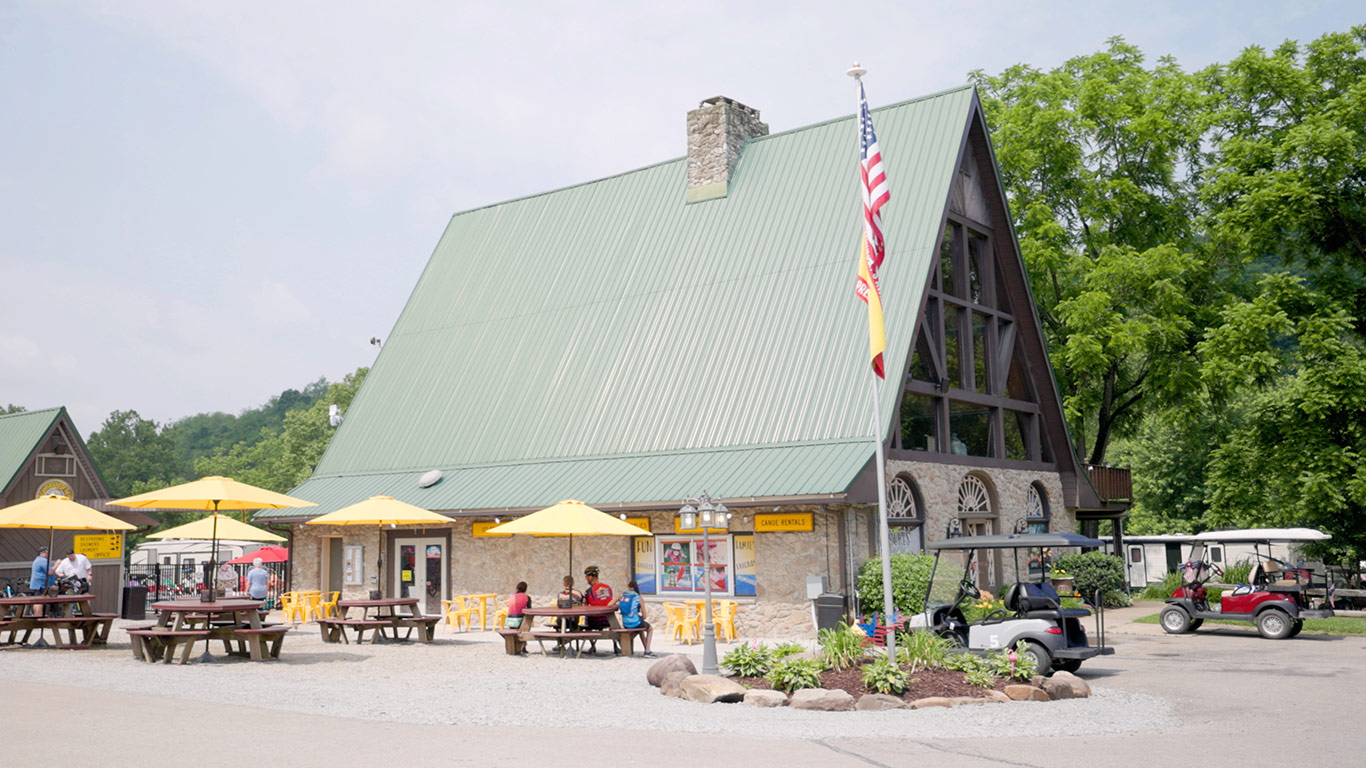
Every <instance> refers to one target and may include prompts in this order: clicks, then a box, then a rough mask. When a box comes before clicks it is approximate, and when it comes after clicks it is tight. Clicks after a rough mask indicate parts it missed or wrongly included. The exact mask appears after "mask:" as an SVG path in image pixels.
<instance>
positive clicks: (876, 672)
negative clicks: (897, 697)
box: [863, 656, 911, 693]
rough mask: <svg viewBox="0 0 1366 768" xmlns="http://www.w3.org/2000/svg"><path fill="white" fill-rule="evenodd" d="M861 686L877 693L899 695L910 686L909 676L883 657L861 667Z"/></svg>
mask: <svg viewBox="0 0 1366 768" xmlns="http://www.w3.org/2000/svg"><path fill="white" fill-rule="evenodd" d="M863 684H864V686H866V687H867V688H868V690H870V691H877V692H878V693H901V692H902V691H904V690H906V687H907V686H909V685H910V684H911V676H910V675H908V674H907V673H906V670H904V669H902V668H901V667H899V666H897V665H896V663H895V662H893V661H892V660H891V659H889V658H887V657H886V656H883V657H882V658H880V659H878V660H877V661H874V662H873V663H872V664H866V665H864V666H863Z"/></svg>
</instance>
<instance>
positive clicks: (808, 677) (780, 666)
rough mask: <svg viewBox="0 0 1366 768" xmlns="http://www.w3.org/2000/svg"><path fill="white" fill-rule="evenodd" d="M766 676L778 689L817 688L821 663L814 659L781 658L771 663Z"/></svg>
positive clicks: (819, 680)
mask: <svg viewBox="0 0 1366 768" xmlns="http://www.w3.org/2000/svg"><path fill="white" fill-rule="evenodd" d="M767 678H768V681H769V682H770V683H772V684H773V687H774V688H776V689H778V690H780V691H788V692H791V691H795V690H798V689H801V688H819V687H820V685H821V663H820V662H819V661H816V660H814V659H783V660H782V661H780V662H777V663H776V664H774V665H773V668H772V669H770V670H769V672H768V675H767Z"/></svg>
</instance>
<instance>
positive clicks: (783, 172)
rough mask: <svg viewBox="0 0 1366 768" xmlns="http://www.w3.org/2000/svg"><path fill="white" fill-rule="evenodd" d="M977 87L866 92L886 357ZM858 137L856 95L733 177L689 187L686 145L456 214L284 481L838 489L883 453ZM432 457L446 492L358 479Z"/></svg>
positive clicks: (929, 250)
mask: <svg viewBox="0 0 1366 768" xmlns="http://www.w3.org/2000/svg"><path fill="white" fill-rule="evenodd" d="M973 98H974V93H973V91H972V89H971V88H969V87H963V88H958V89H955V90H951V91H946V92H944V93H940V94H935V95H932V96H927V97H924V98H920V99H916V100H912V101H907V102H903V103H900V104H895V105H892V106H888V107H883V108H881V109H878V110H875V111H874V121H875V124H876V127H877V132H878V138H879V140H880V145H881V148H882V154H883V159H884V163H885V164H886V167H887V176H888V179H889V182H890V185H891V195H892V197H891V201H890V202H889V203H888V204H887V205H886V207H885V208H884V209H883V223H884V231H885V233H886V237H887V243H888V252H887V258H886V262H885V265H884V267H883V272H882V288H883V301H884V305H885V313H886V318H887V352H886V368H887V370H888V371H901V370H903V368H904V365H905V358H906V355H907V354H908V352H909V350H910V345H911V340H912V334H913V331H914V329H915V320H916V314H917V312H918V310H919V305H920V299H921V296H922V294H923V292H924V289H925V281H926V278H927V277H928V276H929V274H930V265H931V262H932V260H933V258H934V256H935V254H936V253H937V249H936V238H937V235H938V230H939V225H940V222H941V219H942V217H943V213H944V207H945V202H946V200H947V198H948V193H949V188H950V184H951V180H952V175H953V172H954V169H955V166H956V163H957V159H958V152H959V148H960V146H961V144H962V142H963V140H964V134H965V127H966V125H967V121H968V118H969V116H970V114H971V106H972V103H973ZM857 158H858V151H857V144H856V130H855V124H854V119H853V117H852V116H850V117H845V118H842V119H838V120H832V121H830V122H826V123H820V124H817V125H813V126H809V127H806V128H800V129H797V130H792V131H787V132H783V133H777V134H773V135H770V136H766V137H762V138H758V139H753V140H751V141H749V142H747V143H746V145H745V147H744V149H743V152H742V154H741V158H740V161H739V164H738V166H737V167H736V170H735V173H734V174H733V176H732V179H731V183H730V185H729V189H728V195H727V196H726V197H724V198H719V199H715V200H711V201H707V202H701V203H695V204H686V203H685V190H686V182H685V170H684V169H685V162H686V159H685V158H680V159H677V160H672V161H669V162H665V163H661V164H658V165H653V166H649V167H646V168H642V169H639V170H636V171H632V172H629V173H624V174H621V175H619V176H613V177H610V178H606V179H601V180H598V181H594V182H590V183H586V184H582V185H578V186H574V187H569V188H567V189H561V190H557V191H553V192H547V193H544V194H541V195H535V196H532V197H527V198H523V199H519V200H512V201H509V202H505V203H501V204H498V205H493V206H489V207H486V208H479V209H476V210H472V211H467V212H465V213H461V214H457V215H455V216H454V217H452V219H451V221H450V224H449V225H448V226H447V228H446V231H445V233H444V234H443V236H442V237H441V240H440V242H439V243H438V244H437V247H436V250H435V252H434V253H433V254H432V257H431V260H430V261H429V262H428V265H427V268H426V270H425V271H424V272H423V274H422V277H421V278H420V280H419V281H418V284H417V287H416V288H415V289H414V291H413V294H412V296H411V298H410V299H409V300H408V304H407V306H406V307H405V308H404V310H403V313H402V314H401V315H400V317H399V319H398V322H397V324H396V325H395V326H394V329H393V331H392V332H391V333H390V335H389V337H388V339H387V340H386V342H385V344H384V348H383V351H382V352H381V353H380V356H379V359H378V360H377V361H376V363H375V366H374V367H373V369H372V370H371V371H370V373H369V375H368V376H367V378H366V380H365V383H364V384H363V386H362V387H361V390H360V392H359V393H358V395H357V396H356V399H355V401H354V402H353V403H352V405H351V408H350V411H349V412H348V413H347V414H346V419H345V422H344V423H343V425H342V426H341V427H340V428H339V430H338V431H337V434H336V435H335V437H334V438H333V440H332V443H331V445H329V447H328V449H327V452H326V453H325V454H324V455H323V457H322V459H321V461H320V462H319V464H318V467H317V469H316V471H315V473H314V477H313V478H312V479H310V480H309V481H307V482H305V483H304V484H303V485H302V486H300V487H299V488H298V489H296V490H295V491H294V493H295V494H296V495H300V496H302V497H304V498H308V499H310V500H313V501H319V502H320V503H321V501H322V500H321V498H320V494H324V493H328V494H330V493H331V491H325V490H324V489H325V488H329V489H330V488H334V487H336V488H339V487H341V485H338V483H342V480H341V479H339V478H344V479H346V480H345V484H350V483H353V482H354V483H355V484H356V485H355V497H354V498H349V499H347V500H346V502H344V503H350V501H355V500H359V499H363V498H365V497H367V496H369V495H371V494H372V493H381V492H386V493H391V495H394V496H395V497H396V498H401V499H403V500H405V501H410V502H412V503H416V504H421V505H422V506H425V507H427V508H429V509H471V508H497V507H513V508H518V507H524V506H534V505H536V504H540V503H542V502H547V503H553V502H554V501H559V500H560V499H562V498H566V497H569V496H571V495H577V496H578V497H579V498H580V499H581V500H583V501H586V502H589V503H593V502H599V503H612V502H617V503H630V502H641V501H649V500H666V499H668V500H672V499H677V498H679V497H680V496H683V495H688V494H695V493H697V492H700V491H701V490H702V489H704V488H705V489H707V490H709V491H710V492H711V493H712V494H713V495H721V496H724V497H726V498H731V497H735V496H741V497H744V496H749V497H758V496H764V495H784V496H786V495H795V494H796V493H797V492H796V491H795V490H793V489H796V488H803V489H807V492H811V493H842V492H843V491H844V490H845V489H846V488H848V486H849V483H850V482H851V481H852V480H853V478H854V477H855V476H856V475H857V473H858V472H859V471H860V470H861V469H862V468H863V467H864V466H865V465H866V464H867V461H868V459H869V458H870V457H871V456H872V454H873V444H872V442H871V435H872V428H871V422H872V418H871V411H872V407H871V404H870V403H869V397H868V396H869V390H870V386H871V385H870V380H871V379H872V377H871V374H870V368H869V364H868V360H867V355H868V352H867V349H868V341H867V328H866V323H867V320H866V314H867V313H866V310H865V308H864V305H863V304H862V303H861V302H859V301H858V300H857V298H855V296H854V289H853V286H854V276H855V266H856V261H855V259H856V257H857V249H858V244H859V237H860V233H861V216H862V214H861V203H860V197H859V190H858V172H857V162H858V160H857ZM896 378H897V377H896V376H892V377H891V379H890V380H889V381H888V383H887V384H886V385H885V386H884V387H883V389H882V402H883V413H884V414H886V415H890V414H891V413H892V412H893V411H892V406H893V404H894V402H893V401H894V400H895V397H896V393H897V386H896ZM779 446H801V449H800V450H798V449H795V448H784V449H778V447H779ZM745 451H750V452H752V453H753V456H752V459H751V460H746V459H743V458H741V457H742V456H743V455H744V452H745ZM708 453H710V454H712V455H710V456H708V455H707V454H708ZM649 457H654V460H653V461H651V462H648V466H649V471H648V472H646V471H641V470H642V469H643V468H644V466H645V465H642V464H638V463H636V461H637V460H644V459H647V458H649ZM589 459H591V460H592V461H587V460H589ZM826 465H828V466H826ZM721 466H724V467H725V468H726V469H728V470H731V471H729V472H728V473H727V474H726V477H727V478H728V479H727V481H726V482H727V485H728V488H730V489H731V491H730V492H726V491H722V490H721V487H720V482H721V480H720V478H719V477H718V469H719V468H720V467H721ZM514 467H522V468H523V469H519V470H515V471H514V469H512V468H514ZM495 468H499V469H495ZM429 469H442V470H445V471H446V472H447V473H448V478H447V480H445V481H443V483H442V484H441V485H443V486H444V485H447V484H448V483H449V484H450V486H451V488H450V489H448V490H446V491H443V492H442V494H441V495H439V499H440V501H439V502H436V503H435V504H431V503H425V502H419V501H416V500H415V499H416V498H417V497H416V496H413V495H412V494H410V493H400V492H397V490H398V489H396V488H395V489H390V490H386V489H385V488H382V487H379V486H370V485H365V483H366V482H369V481H363V480H362V479H361V477H370V478H373V479H374V481H375V482H376V483H378V482H379V480H378V478H380V477H385V478H390V479H393V478H397V477H404V478H410V477H411V476H412V475H414V474H415V473H416V474H421V472H423V471H425V470H429ZM561 470H563V472H562V473H560V471H561ZM541 473H549V477H548V478H547V479H546V480H545V482H544V483H543V482H540V481H539V478H540V474H541ZM553 473H560V474H553ZM457 477H458V478H460V480H459V482H452V480H453V479H455V478H457ZM590 477H591V478H595V484H593V485H591V486H588V485H585V483H584V481H583V480H581V479H582V478H590ZM776 478H784V479H786V480H789V481H790V483H789V484H790V485H791V488H787V487H783V488H779V487H777V484H775V479H776ZM395 482H396V484H401V483H398V481H395ZM403 482H407V480H404V481H403ZM546 484H548V485H549V487H543V486H546ZM362 486H363V487H362ZM457 489H458V490H457ZM557 489H565V490H564V491H560V490H557ZM569 489H576V493H574V494H571V493H569V492H568V491H569ZM411 490H413V491H416V490H417V489H416V488H415V485H414V486H413V488H412V489H411ZM666 491H667V492H666ZM348 492H349V491H348ZM657 494H663V495H657ZM432 497H433V498H437V497H438V495H436V494H433V495H432ZM495 502H496V503H495ZM309 511H310V512H314V511H316V512H318V513H319V514H321V513H322V512H324V511H326V508H325V507H319V508H318V509H317V510H309ZM296 514H297V513H296ZM277 516H278V515H277Z"/></svg>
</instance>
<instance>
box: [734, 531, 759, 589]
mask: <svg viewBox="0 0 1366 768" xmlns="http://www.w3.org/2000/svg"><path fill="white" fill-rule="evenodd" d="M734 542H735V594H737V595H752V594H754V593H755V591H756V588H757V586H758V581H757V579H756V577H755V573H754V537H753V536H736V537H735V539H734Z"/></svg>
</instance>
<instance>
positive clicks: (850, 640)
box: [816, 622, 867, 669]
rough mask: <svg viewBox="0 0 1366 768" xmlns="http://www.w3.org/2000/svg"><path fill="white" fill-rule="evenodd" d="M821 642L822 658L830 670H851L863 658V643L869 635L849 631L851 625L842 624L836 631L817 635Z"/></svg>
mask: <svg viewBox="0 0 1366 768" xmlns="http://www.w3.org/2000/svg"><path fill="white" fill-rule="evenodd" d="M816 639H817V640H818V641H819V642H820V646H821V658H823V659H825V663H826V666H828V667H829V668H830V669H849V668H850V667H852V666H854V665H855V664H857V663H858V660H859V659H861V658H863V641H864V640H866V639H867V635H864V634H863V633H862V632H859V633H857V634H856V633H854V632H850V631H849V625H848V624H845V623H844V622H840V625H839V627H837V628H835V629H822V630H821V631H820V632H819V633H817V635H816Z"/></svg>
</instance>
